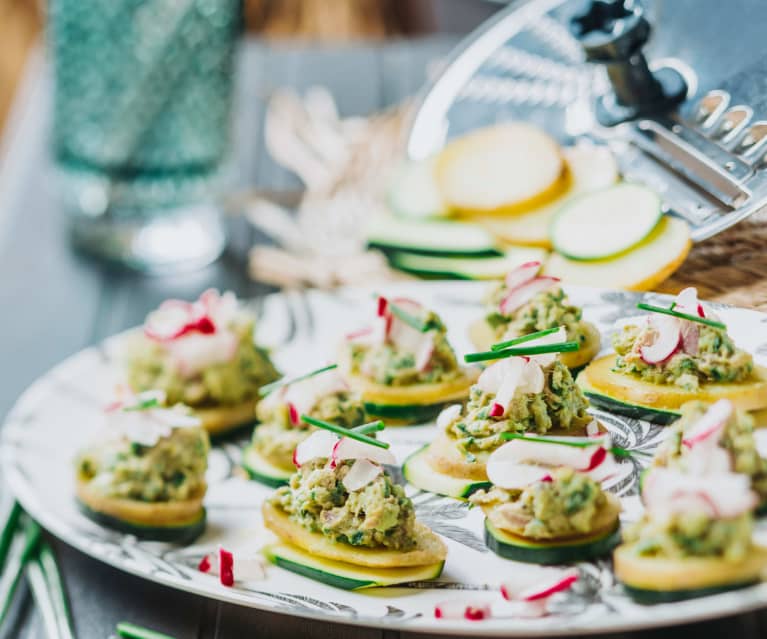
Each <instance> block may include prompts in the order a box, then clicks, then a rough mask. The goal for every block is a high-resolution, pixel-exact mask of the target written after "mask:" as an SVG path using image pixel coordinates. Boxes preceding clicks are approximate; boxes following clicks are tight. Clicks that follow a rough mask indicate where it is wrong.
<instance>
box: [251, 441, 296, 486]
mask: <svg viewBox="0 0 767 639" xmlns="http://www.w3.org/2000/svg"><path fill="white" fill-rule="evenodd" d="M240 463H241V465H242V468H243V469H244V470H245V472H246V473H248V476H249V477H250V478H251V479H253V480H255V481H257V482H260V483H262V484H264V485H266V486H269V487H270V488H279V487H280V486H287V485H288V482H289V481H290V476H291V475H292V474H293V470H286V469H284V468H280V467H279V466H275V465H274V464H271V463H270V462H269V461H268V460H267V459H265V458H264V456H263V455H261V454H260V453H259V452H258V450H257V449H256V448H255V446H253V445H250V446H248V447H247V448H246V449H245V450H243V451H242V461H241V462H240Z"/></svg>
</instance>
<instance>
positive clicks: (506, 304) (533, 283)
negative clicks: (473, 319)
mask: <svg viewBox="0 0 767 639" xmlns="http://www.w3.org/2000/svg"><path fill="white" fill-rule="evenodd" d="M557 284H559V278H556V277H548V276H543V277H536V278H535V279H534V280H530V281H529V282H527V283H525V284H522V285H520V286H518V287H517V288H515V289H513V290H511V291H510V292H509V294H508V295H507V296H506V297H504V298H503V300H501V304H500V307H499V310H500V312H501V315H505V316H506V317H508V316H510V315H512V314H513V313H514V311H516V310H517V309H519V308H521V307H522V306H524V305H525V304H527V303H528V302H529V301H530V300H531V299H533V297H535V296H536V295H537V294H538V293H541V292H543V291H546V290H548V289H550V288H551V287H552V286H555V285H557Z"/></svg>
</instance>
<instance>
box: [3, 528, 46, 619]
mask: <svg viewBox="0 0 767 639" xmlns="http://www.w3.org/2000/svg"><path fill="white" fill-rule="evenodd" d="M39 541H40V526H38V525H37V522H35V521H34V520H33V519H31V518H27V519H26V522H25V524H24V528H23V529H22V530H18V532H17V533H16V535H14V540H13V543H12V544H11V549H10V552H9V556H10V561H9V562H8V565H7V566H6V567H5V568H6V570H5V572H4V573H3V577H2V580H0V588H1V590H0V627H1V626H2V624H3V621H4V620H5V617H6V615H7V614H8V610H9V609H10V607H11V602H12V601H13V595H14V593H15V592H16V586H18V584H19V579H20V578H21V573H22V571H23V570H24V567H25V566H26V564H27V563H28V562H29V560H30V559H31V558H32V557H33V556H34V554H35V552H36V551H37V544H38V542H39ZM17 549H18V550H17Z"/></svg>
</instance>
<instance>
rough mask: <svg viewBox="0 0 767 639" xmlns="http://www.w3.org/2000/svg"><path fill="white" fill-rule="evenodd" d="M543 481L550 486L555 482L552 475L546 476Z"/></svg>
mask: <svg viewBox="0 0 767 639" xmlns="http://www.w3.org/2000/svg"><path fill="white" fill-rule="evenodd" d="M541 481H542V482H544V483H546V484H548V483H549V482H552V481H554V478H553V477H552V476H551V475H546V476H544V477H541Z"/></svg>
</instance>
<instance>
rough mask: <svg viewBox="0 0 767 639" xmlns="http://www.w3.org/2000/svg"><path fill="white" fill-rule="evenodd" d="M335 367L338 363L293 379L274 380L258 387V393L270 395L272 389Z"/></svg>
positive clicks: (262, 395)
mask: <svg viewBox="0 0 767 639" xmlns="http://www.w3.org/2000/svg"><path fill="white" fill-rule="evenodd" d="M334 368H338V364H329V365H328V366H324V367H323V368H318V369H317V370H315V371H312V372H311V373H306V374H304V375H300V376H298V377H294V378H293V379H288V380H285V379H278V380H277V381H276V382H272V383H271V384H266V385H264V386H262V387H261V388H259V389H258V394H259V395H260V396H261V397H264V396H265V395H268V394H269V393H271V392H272V391H275V390H277V389H278V388H282V387H283V386H290V385H291V384H295V383H296V382H300V381H303V380H305V379H309V378H310V377H314V376H315V375H319V374H320V373H324V372H325V371H332V370H333V369H334Z"/></svg>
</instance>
